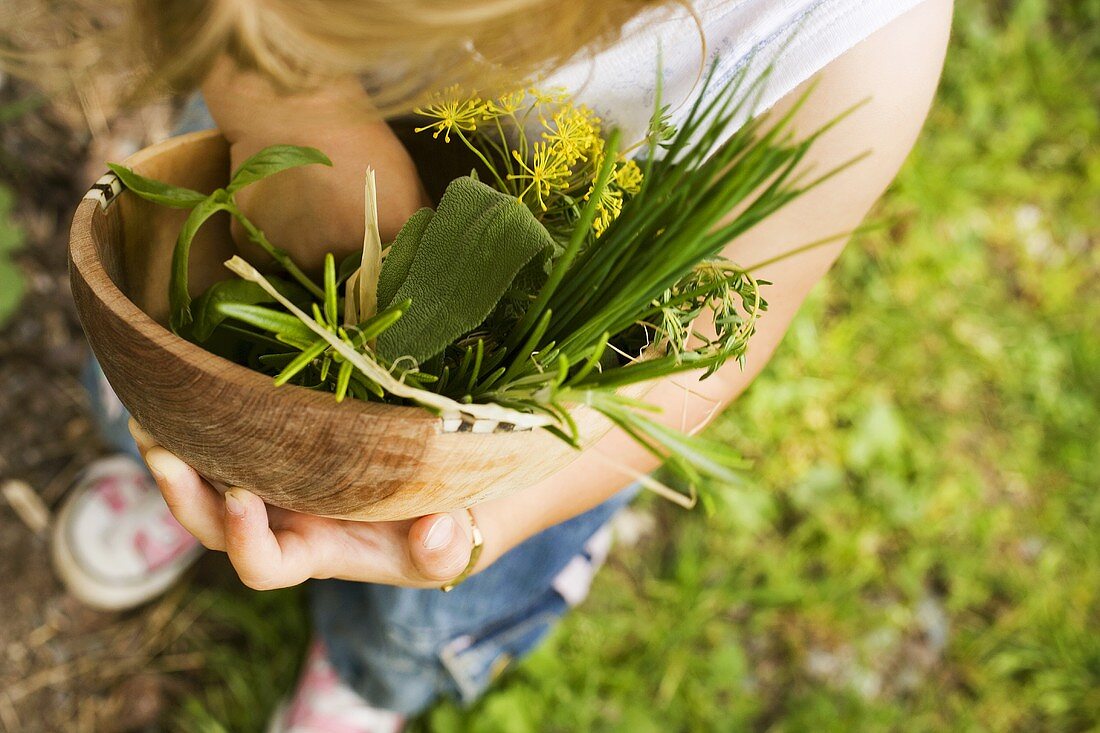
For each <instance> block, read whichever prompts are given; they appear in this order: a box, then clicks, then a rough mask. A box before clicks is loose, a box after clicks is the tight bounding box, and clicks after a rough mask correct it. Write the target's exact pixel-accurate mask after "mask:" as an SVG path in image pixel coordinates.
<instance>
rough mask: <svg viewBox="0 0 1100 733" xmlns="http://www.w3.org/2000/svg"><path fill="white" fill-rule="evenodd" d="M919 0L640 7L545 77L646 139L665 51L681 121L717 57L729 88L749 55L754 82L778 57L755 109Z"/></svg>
mask: <svg viewBox="0 0 1100 733" xmlns="http://www.w3.org/2000/svg"><path fill="white" fill-rule="evenodd" d="M919 2H920V0H696V1H695V2H693V3H692V7H693V8H694V10H695V13H696V15H697V18H698V21H699V22H698V23H697V22H696V19H695V18H693V17H692V16H691V14H690V13H689V12H688V11H687V10H686V9H684V8H683V7H681V6H678V5H675V4H669V5H666V6H662V7H658V8H654V9H652V10H649V11H646V12H644V13H642V14H641V15H640V16H638V17H637V18H635V19H634V20H632V21H631V22H630V23H629V24H628V25H627V26H626V27H625V28H624V29H623V34H622V39H621V40H620V41H619V42H618V43H616V44H615V45H613V46H611V47H609V48H607V49H605V50H603V51H601V52H599V53H596V54H582V55H579V56H578V58H577V60H575V61H572V62H570V63H568V64H567V65H566V66H564V67H562V68H560V69H558V70H557V71H555V72H554V73H553V74H551V75H550V76H549V77H548V78H547V79H546V81H545V82H543V84H542V86H544V87H548V88H549V87H554V86H561V87H564V88H565V89H566V90H568V91H570V92H571V93H573V94H574V95H575V97H576V99H577V101H579V102H582V103H584V104H586V105H588V106H589V107H591V108H592V109H593V110H594V111H595V112H596V113H597V114H598V115H599V116H600V117H601V118H602V119H603V120H604V121H605V127H610V126H611V125H618V126H619V128H620V129H622V132H623V140H624V141H636V140H639V139H641V138H642V137H643V136H644V134H645V130H646V128H647V126H648V123H649V120H650V117H651V115H652V114H653V107H654V96H655V92H656V80H657V68H658V58H660V65H661V67H662V68H663V72H664V84H663V91H662V102H663V104H668V105H671V108H670V113H671V117H672V119H671V122H672V123H673V124H674V125H678V124H679V123H681V122H682V121H683V117H684V116H685V115H686V114H687V111H688V109H689V108H690V106H691V103H692V102H693V101H694V99H695V97H697V96H698V93H699V88H700V86H701V85H702V81H703V75H704V74H705V73H706V71H707V68H708V67H709V65H710V64H711V63H712V62H714V61H715V60H717V64H718V68H717V70H716V76H715V82H718V83H715V84H713V86H712V89H717V88H720V87H721V82H723V81H725V80H727V79H729V78H730V77H731V76H733V75H734V74H735V73H736V72H737V71H738V70H740V69H741V68H743V66H744V65H745V64H750V65H751V66H750V69H749V75H748V76H749V78H748V81H752V79H753V78H754V77H759V76H760V75H762V74H763V72H764V70H765V69H767V68H768V66H769V65H771V71H770V73H769V74H768V75H767V77H766V79H764V80H763V81H762V82H761V83H762V88H761V90H760V96H759V102H758V104H757V105H756V107H755V108H754V109H751V110H749V109H747V110H746V111H745V114H744V115H743V119H741V120H740V121H739V122H741V123H743V122H744V121H745V120H747V119H748V118H749V117H751V115H752V114H755V113H759V112H762V111H764V110H766V109H768V108H770V107H771V106H772V105H773V104H775V102H777V101H778V100H779V99H781V98H782V97H784V96H785V95H786V94H787V93H788V92H790V91H791V90H793V89H794V88H795V87H797V86H798V85H799V84H801V83H802V82H804V81H806V80H807V79H809V78H810V77H811V76H813V75H814V74H815V73H817V72H818V71H820V70H821V69H822V68H823V67H824V66H825V65H827V64H828V63H829V62H830V61H832V60H833V59H835V58H836V57H837V56H839V55H841V54H843V53H844V52H845V51H847V50H848V49H850V48H852V47H853V46H855V45H856V44H857V43H859V42H860V41H861V40H863V39H864V38H866V37H867V36H869V35H871V34H872V33H874V32H875V31H876V30H878V29H879V28H881V27H883V26H884V25H886V24H887V23H889V22H890V21H892V20H894V19H895V18H897V17H898V16H900V15H902V14H903V13H905V12H906V11H908V10H910V9H911V8H913V7H914V6H916V5H917V4H919Z"/></svg>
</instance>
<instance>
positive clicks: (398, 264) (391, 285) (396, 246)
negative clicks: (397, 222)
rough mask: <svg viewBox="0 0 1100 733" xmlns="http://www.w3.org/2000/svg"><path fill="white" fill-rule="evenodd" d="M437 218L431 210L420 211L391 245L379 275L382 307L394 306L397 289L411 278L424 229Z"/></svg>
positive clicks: (412, 217) (379, 299)
mask: <svg viewBox="0 0 1100 733" xmlns="http://www.w3.org/2000/svg"><path fill="white" fill-rule="evenodd" d="M433 216H435V212H434V211H432V210H431V209H420V210H419V211H417V212H416V213H415V214H413V215H412V216H410V217H409V220H408V221H406V222H405V225H404V226H403V227H401V231H399V232H398V233H397V238H396V239H394V240H393V244H391V245H390V251H389V254H387V255H386V259H384V260H382V271H381V272H380V273H379V274H378V303H379V304H380V305H392V304H393V299H394V296H395V295H397V289H398V288H399V287H401V283H403V282H405V278H406V277H408V276H409V267H410V266H412V262H413V257H415V256H416V248H417V247H419V246H420V239H421V237H423V236H424V229H425V228H426V227H427V226H428V222H430V221H431V220H432V217H433Z"/></svg>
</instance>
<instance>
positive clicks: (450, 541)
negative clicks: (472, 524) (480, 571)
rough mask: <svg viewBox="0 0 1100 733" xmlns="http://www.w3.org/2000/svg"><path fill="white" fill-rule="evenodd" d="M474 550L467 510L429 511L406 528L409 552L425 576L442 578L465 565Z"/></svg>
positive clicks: (449, 576)
mask: <svg viewBox="0 0 1100 733" xmlns="http://www.w3.org/2000/svg"><path fill="white" fill-rule="evenodd" d="M472 551H473V541H472V540H471V539H470V528H469V520H468V519H467V516H466V512H465V511H461V512H453V513H451V514H430V515H428V516H426V517H421V518H420V519H418V520H416V521H415V522H413V525H412V527H410V528H409V555H410V557H411V558H412V562H413V566H414V567H415V568H416V570H417V571H418V572H419V573H420V574H421V575H423V576H424V578H425V579H426V580H429V581H433V582H440V583H441V582H445V581H448V580H452V579H453V578H455V577H457V576H458V575H459V574H461V573H462V571H463V570H465V569H466V565H467V564H468V563H469V562H470V553H471V552H472Z"/></svg>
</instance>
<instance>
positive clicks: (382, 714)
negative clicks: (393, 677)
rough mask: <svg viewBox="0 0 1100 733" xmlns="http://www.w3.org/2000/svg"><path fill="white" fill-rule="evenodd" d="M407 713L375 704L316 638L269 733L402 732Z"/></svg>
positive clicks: (269, 727) (271, 724) (272, 720)
mask: <svg viewBox="0 0 1100 733" xmlns="http://www.w3.org/2000/svg"><path fill="white" fill-rule="evenodd" d="M404 727H405V716H403V715H401V714H400V713H395V712H393V711H391V710H380V709H379V708H373V707H371V706H370V704H369V703H367V701H366V700H364V699H363V698H362V697H360V696H359V694H358V693H357V692H355V691H354V690H352V689H351V688H350V687H348V686H347V685H345V684H344V683H343V682H341V681H340V678H339V677H337V676H336V670H334V669H333V668H332V664H330V663H329V661H328V655H327V653H326V652H325V647H324V644H322V643H321V642H320V641H314V642H313V644H312V645H311V646H310V649H309V655H308V656H307V657H306V663H305V667H304V668H303V669H302V676H301V677H300V678H299V679H298V688H297V689H296V690H295V692H294V697H293V698H292V699H291V700H289V701H287V702H285V703H283V704H282V705H281V706H280V707H279V709H278V710H277V711H276V712H275V716H274V717H273V718H272V719H271V723H269V724H268V727H267V733H401V731H402V730H403V729H404Z"/></svg>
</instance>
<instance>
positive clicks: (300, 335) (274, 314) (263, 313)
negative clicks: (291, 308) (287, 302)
mask: <svg viewBox="0 0 1100 733" xmlns="http://www.w3.org/2000/svg"><path fill="white" fill-rule="evenodd" d="M217 308H218V310H220V311H221V312H222V313H223V314H225V316H226V317H228V318H235V319H237V320H238V321H241V322H242V323H246V324H248V325H249V326H253V327H255V328H259V329H262V330H264V331H269V332H271V333H273V334H275V335H276V336H282V337H284V338H286V339H290V340H292V341H294V342H296V343H302V342H305V344H306V346H310V345H312V344H313V343H314V342H315V341H316V340H317V337H316V336H315V335H314V333H313V331H311V330H309V326H307V325H306V324H304V323H302V322H301V321H299V320H298V319H297V318H295V317H294V316H292V315H291V314H289V313H287V312H286V311H281V310H275V309H274V308H265V307H263V306H262V305H247V304H244V303H219V304H218V306H217Z"/></svg>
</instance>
